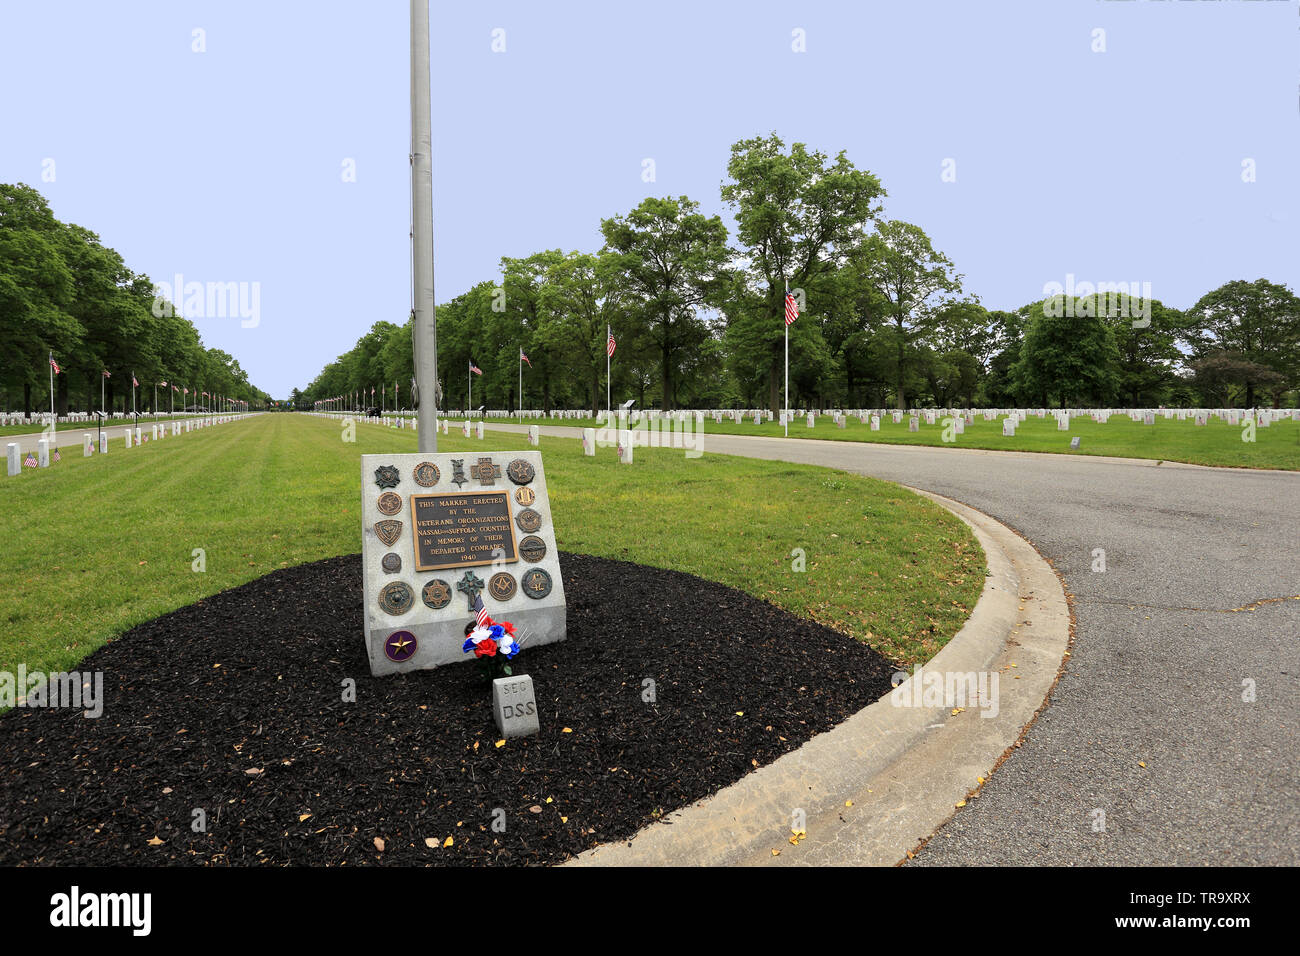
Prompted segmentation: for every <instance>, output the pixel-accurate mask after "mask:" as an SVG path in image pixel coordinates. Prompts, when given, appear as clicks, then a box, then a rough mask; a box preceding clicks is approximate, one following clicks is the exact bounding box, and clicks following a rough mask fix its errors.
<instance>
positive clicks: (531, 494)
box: [515, 488, 537, 508]
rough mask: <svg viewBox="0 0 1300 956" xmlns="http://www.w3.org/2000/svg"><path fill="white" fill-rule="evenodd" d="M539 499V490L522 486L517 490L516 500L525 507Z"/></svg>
mask: <svg viewBox="0 0 1300 956" xmlns="http://www.w3.org/2000/svg"><path fill="white" fill-rule="evenodd" d="M536 500H537V492H535V491H533V489H531V488H520V489H518V490H517V491H515V501H517V502H519V503H520V504H521V505H523V506H524V507H525V508H527V507H528V506H529V505H531V504H532V503H533V502H534V501H536Z"/></svg>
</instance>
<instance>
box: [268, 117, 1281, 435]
mask: <svg viewBox="0 0 1300 956" xmlns="http://www.w3.org/2000/svg"><path fill="white" fill-rule="evenodd" d="M726 176H727V178H726V180H725V181H724V182H723V185H722V190H721V198H722V200H723V202H724V203H725V204H726V205H727V206H728V207H729V209H730V210H731V212H732V214H733V216H734V228H733V229H731V230H729V229H728V227H727V225H726V224H724V223H723V221H722V218H721V217H720V216H706V215H704V214H703V213H701V212H700V207H699V204H698V203H697V202H695V201H693V200H691V199H690V198H688V197H686V196H678V197H663V198H659V197H651V198H647V199H646V200H644V201H643V202H641V203H640V204H639V205H638V206H637V207H636V208H635V209H633V210H631V211H630V212H628V213H627V214H625V215H615V216H612V217H610V218H608V219H605V220H603V221H602V222H601V225H600V228H601V234H602V237H603V239H604V244H603V245H602V247H601V248H600V249H599V250H597V251H595V252H581V251H574V252H568V253H565V252H563V251H561V250H559V249H552V250H546V251H543V252H538V253H535V254H533V255H531V256H528V257H526V258H509V257H507V258H503V259H502V260H501V276H500V278H498V279H490V280H485V281H483V282H480V283H478V284H477V285H475V286H474V287H472V288H471V289H469V290H468V291H467V292H465V293H464V294H462V295H459V296H457V297H455V298H454V299H452V300H451V301H450V302H447V303H444V304H442V305H440V306H438V308H437V322H438V353H439V354H438V366H439V379H440V385H441V387H442V390H443V400H442V402H441V405H442V406H443V407H446V408H460V409H463V408H465V407H466V406H467V403H468V401H469V397H468V392H469V388H470V382H469V376H470V372H469V367H470V364H471V363H473V364H474V365H475V366H476V367H478V368H479V369H482V371H483V373H484V374H483V375H482V376H481V377H479V376H474V379H473V383H472V385H473V404H474V405H475V406H478V405H481V404H486V405H488V406H489V407H494V408H517V407H520V406H521V405H522V407H526V408H538V407H540V408H543V409H548V410H549V409H550V408H555V407H559V408H582V407H588V408H590V409H591V410H592V411H593V413H594V412H595V411H597V410H599V409H600V408H603V407H604V403H605V358H606V355H605V345H606V328H607V327H608V328H611V329H612V330H613V334H614V336H615V338H616V340H617V343H618V349H617V352H616V355H615V358H614V361H613V363H612V389H613V392H614V394H615V395H616V396H617V397H618V398H616V400H615V403H616V404H617V403H618V400H620V399H626V398H628V397H631V398H636V399H637V401H638V403H639V404H640V405H641V407H649V406H657V407H660V408H664V409H672V408H678V407H696V408H698V407H709V408H716V407H755V408H756V407H766V408H768V409H770V410H772V411H773V412H776V411H777V410H778V409H779V408H780V407H781V405H782V395H781V387H782V380H783V371H784V356H785V352H784V333H785V325H784V321H783V319H782V315H783V311H784V308H783V305H784V298H785V294H786V290H787V288H788V289H789V290H791V292H792V294H794V295H795V296H796V300H797V302H798V303H799V307H800V312H801V315H800V317H799V318H798V320H797V321H796V322H795V323H794V324H793V325H792V326H790V403H791V406H792V407H812V406H815V407H822V408H826V407H854V408H856V407H887V406H893V407H900V408H902V407H908V406H912V405H937V406H951V405H967V406H982V405H983V406H1005V405H1044V406H1047V405H1088V406H1108V405H1123V406H1154V405H1160V404H1168V405H1186V406H1201V405H1206V406H1215V407H1218V406H1231V405H1246V406H1254V405H1256V404H1271V405H1281V404H1286V403H1293V402H1295V400H1296V389H1297V387H1298V386H1300V299H1297V297H1296V296H1295V294H1294V293H1292V291H1291V290H1290V289H1288V288H1287V287H1285V286H1283V285H1280V284H1277V283H1273V282H1270V281H1268V280H1265V279H1258V280H1254V281H1246V280H1239V281H1233V282H1229V283H1227V284H1225V285H1223V286H1222V287H1220V288H1218V289H1215V290H1213V291H1211V292H1209V293H1207V294H1206V295H1205V296H1203V297H1202V298H1201V299H1200V300H1199V301H1198V302H1196V303H1195V304H1194V305H1193V306H1192V307H1191V308H1189V309H1186V310H1179V309H1176V308H1173V307H1171V306H1167V305H1165V304H1164V303H1162V302H1160V301H1158V300H1153V299H1151V298H1150V297H1149V295H1143V294H1141V292H1140V290H1135V289H1129V288H1125V287H1124V286H1122V285H1121V284H1115V285H1114V286H1111V287H1106V286H1101V287H1098V288H1096V289H1094V288H1092V287H1091V286H1089V287H1087V288H1086V289H1085V288H1084V286H1082V285H1081V286H1080V287H1079V288H1078V289H1077V290H1072V291H1075V292H1077V293H1078V294H1075V295H1071V294H1069V293H1068V292H1067V291H1065V290H1063V291H1062V293H1061V294H1059V295H1056V296H1048V297H1045V298H1044V299H1043V300H1037V301H1033V302H1030V303H1028V304H1026V305H1024V306H1022V307H1020V308H1018V309H1015V310H1014V311H1000V310H989V309H987V308H985V307H984V306H983V305H982V304H981V303H980V301H979V299H978V297H976V296H974V295H971V294H967V293H965V292H964V291H963V288H962V282H963V278H964V277H963V276H962V275H961V274H960V273H958V272H957V271H956V267H955V266H954V264H953V263H952V261H951V260H949V259H948V257H947V256H945V255H944V254H943V253H942V252H941V251H940V250H938V249H936V248H934V245H933V243H932V242H931V240H930V238H929V237H928V236H927V235H926V234H925V232H924V231H923V230H922V229H921V228H920V227H919V226H917V225H915V224H913V223H908V222H903V221H900V220H895V219H889V218H887V217H886V216H885V215H884V211H883V200H884V198H885V196H886V193H885V189H884V187H883V186H882V184H881V182H880V180H879V179H878V178H877V177H876V176H874V175H873V174H871V173H870V172H868V171H866V170H860V169H857V168H856V167H855V166H854V165H853V163H852V162H851V161H850V160H849V159H848V157H847V156H846V154H845V153H844V152H840V153H839V154H837V155H836V156H834V157H831V156H828V155H826V154H824V153H822V152H820V151H817V150H810V149H808V148H807V147H806V146H805V145H803V144H801V143H794V144H792V145H791V146H789V147H788V148H787V147H786V145H785V144H784V143H783V142H782V141H781V140H780V139H779V138H778V137H777V136H776V135H775V134H773V135H771V136H767V137H757V138H754V139H747V140H742V141H741V142H738V143H736V144H735V145H734V146H733V147H732V148H731V155H730V158H729V160H728V163H727V167H726ZM521 349H522V351H523V352H524V353H525V354H527V356H528V358H529V360H530V363H531V364H530V365H529V366H526V367H525V368H524V376H523V378H524V381H523V389H524V392H523V396H522V401H521V397H520V396H519V395H518V394H517V392H518V376H517V368H518V364H517V363H518V361H519V359H518V355H519V351H520V350H521ZM412 364H413V362H412V349H411V328H410V321H409V319H408V321H407V322H406V323H405V324H403V325H398V324H395V323H392V322H387V321H380V322H376V323H375V324H374V325H373V327H372V328H371V329H370V331H369V332H367V333H366V334H365V335H364V336H363V337H362V338H361V339H360V340H359V341H358V342H357V343H356V345H355V346H354V347H353V348H352V349H351V350H350V351H349V352H347V353H346V354H344V355H341V356H339V358H338V359H337V360H336V361H334V362H332V363H330V364H329V365H327V366H326V367H325V369H324V370H322V372H321V373H320V375H319V376H317V378H316V379H315V381H313V382H312V383H311V385H310V386H308V387H307V388H306V389H305V390H302V391H298V390H295V391H294V393H293V396H292V401H293V403H294V404H295V405H297V406H298V407H302V408H308V407H311V406H312V404H313V403H314V402H315V401H317V400H321V399H328V398H333V397H336V396H348V395H353V396H355V395H357V394H358V393H362V394H363V402H362V403H363V404H366V405H369V404H371V402H370V389H371V388H376V389H377V388H381V387H382V388H384V389H385V394H386V397H387V402H388V405H389V407H391V405H392V395H393V390H394V386H397V387H398V388H399V389H400V391H399V393H398V394H399V396H401V395H406V396H409V387H410V383H411V376H412ZM376 394H377V393H376ZM374 404H379V399H378V395H377V397H376V399H375V401H374ZM403 404H405V403H403Z"/></svg>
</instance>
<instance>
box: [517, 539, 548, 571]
mask: <svg viewBox="0 0 1300 956" xmlns="http://www.w3.org/2000/svg"><path fill="white" fill-rule="evenodd" d="M519 556H520V557H521V558H523V559H524V560H525V561H529V562H531V563H533V564H536V563H537V562H538V561H540V560H542V558H544V557H546V542H545V541H543V540H542V539H541V538H539V537H537V535H535V534H530V535H529V536H528V537H526V538H524V540H523V541H520V542H519Z"/></svg>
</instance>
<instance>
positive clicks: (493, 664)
mask: <svg viewBox="0 0 1300 956" xmlns="http://www.w3.org/2000/svg"><path fill="white" fill-rule="evenodd" d="M461 650H463V651H464V652H465V653H466V654H469V653H471V652H472V653H473V654H474V656H475V657H476V658H478V662H479V669H480V670H481V671H482V672H483V677H484V679H485V680H488V681H491V680H493V679H494V678H497V677H511V676H513V673H514V672H513V671H512V670H511V669H510V663H511V661H513V660H514V659H515V655H516V654H518V653H519V641H517V640H516V639H515V626H514V625H513V624H511V623H510V622H509V621H502V622H501V623H499V624H498V623H497V622H496V621H494V620H492V618H490V617H488V616H487V615H482V616H481V617H480V618H479V619H478V620H477V621H472V622H470V623H469V624H467V625H466V626H465V643H464V644H463V645H462V647H461Z"/></svg>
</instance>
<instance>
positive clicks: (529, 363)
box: [519, 349, 533, 368]
mask: <svg viewBox="0 0 1300 956" xmlns="http://www.w3.org/2000/svg"><path fill="white" fill-rule="evenodd" d="M519 357H520V358H521V359H523V360H524V361H525V362H528V367H529V368H532V367H533V363H532V362H529V361H528V356H527V355H525V354H524V350H523V349H520V350H519Z"/></svg>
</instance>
